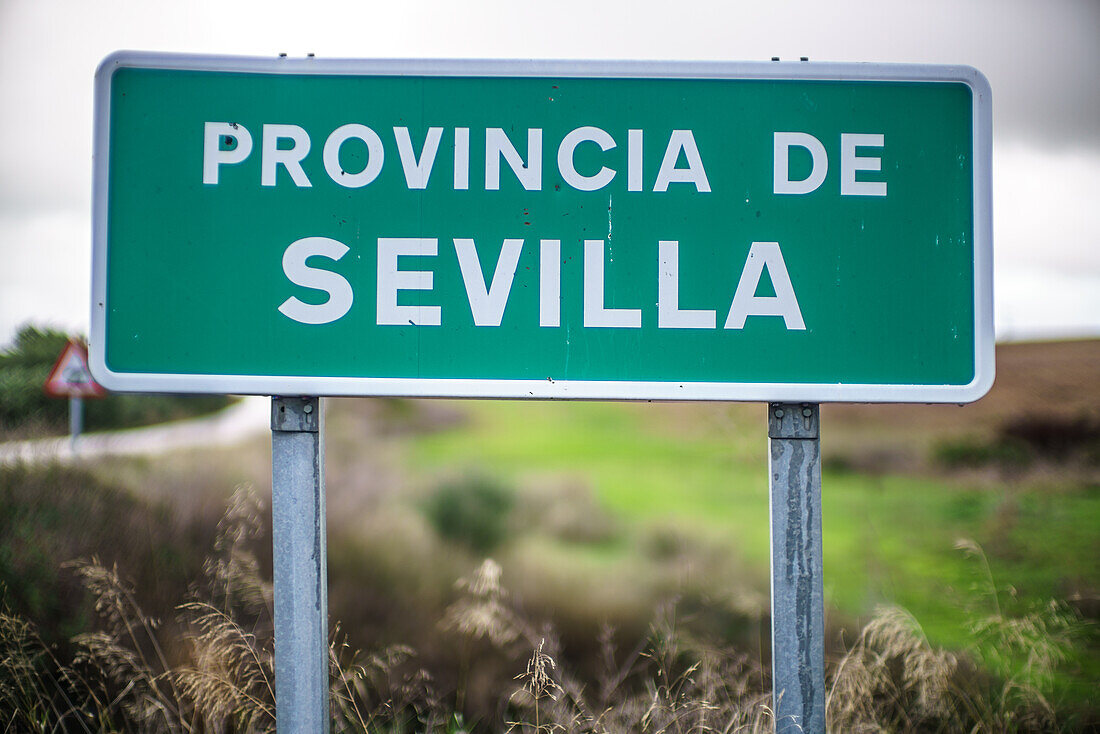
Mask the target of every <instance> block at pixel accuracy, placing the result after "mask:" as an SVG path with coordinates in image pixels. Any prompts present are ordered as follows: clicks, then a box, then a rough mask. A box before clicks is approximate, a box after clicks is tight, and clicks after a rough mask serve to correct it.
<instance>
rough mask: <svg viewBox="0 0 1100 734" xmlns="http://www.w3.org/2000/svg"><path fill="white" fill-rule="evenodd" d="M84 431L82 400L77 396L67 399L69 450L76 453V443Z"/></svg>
mask: <svg viewBox="0 0 1100 734" xmlns="http://www.w3.org/2000/svg"><path fill="white" fill-rule="evenodd" d="M83 430H84V398H82V397H80V396H78V395H72V396H70V397H69V448H70V449H71V450H72V452H73V453H74V454H75V453H76V442H77V439H79V438H80V433H81V431H83Z"/></svg>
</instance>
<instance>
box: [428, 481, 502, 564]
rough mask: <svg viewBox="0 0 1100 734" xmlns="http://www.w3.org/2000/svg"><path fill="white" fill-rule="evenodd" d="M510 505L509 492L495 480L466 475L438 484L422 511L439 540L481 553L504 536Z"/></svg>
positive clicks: (495, 544)
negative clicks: (437, 534)
mask: <svg viewBox="0 0 1100 734" xmlns="http://www.w3.org/2000/svg"><path fill="white" fill-rule="evenodd" d="M513 504H514V496H513V494H512V492H511V491H509V490H508V489H506V488H505V487H503V486H502V485H501V484H499V483H498V482H496V481H495V480H493V479H490V478H488V477H483V476H467V477H464V478H461V479H458V480H455V481H450V482H446V483H444V484H443V485H441V486H440V487H439V488H438V489H437V490H436V491H435V492H434V494H432V496H431V497H430V498H429V499H428V502H427V506H426V508H425V509H426V513H427V516H428V519H429V520H430V521H431V523H432V526H433V527H434V528H435V531H436V532H437V533H439V535H440V537H442V538H445V539H447V540H450V541H452V542H455V543H459V544H461V545H465V546H466V547H467V548H469V549H470V550H472V551H474V552H475V553H478V554H484V553H486V552H488V551H490V550H492V549H493V548H496V547H497V546H498V545H499V544H500V543H501V541H503V540H504V538H505V536H506V535H507V534H508V521H509V518H510V516H511V514H512V506H513Z"/></svg>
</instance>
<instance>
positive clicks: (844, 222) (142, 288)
mask: <svg viewBox="0 0 1100 734" xmlns="http://www.w3.org/2000/svg"><path fill="white" fill-rule="evenodd" d="M96 100H97V111H96V124H97V129H96V156H95V166H96V169H95V225H94V242H95V258H94V304H93V328H92V369H93V372H94V373H95V374H96V376H97V378H98V379H100V381H101V382H102V383H103V384H105V385H107V386H108V387H110V388H113V389H119V390H150V391H162V392H163V391H168V392H236V393H259V394H284V395H285V394H290V395H349V394H350V395H438V396H478V397H536V398H625V399H722V400H771V401H809V402H822V401H841V400H848V401H921V402H967V401H971V400H975V399H977V398H978V397H980V396H981V395H982V394H984V393H985V392H986V391H987V390H988V388H989V386H990V385H991V384H992V380H993V333H992V295H991V262H992V257H991V234H990V150H991V143H990V129H991V126H990V109H991V102H990V94H989V88H988V85H987V83H986V81H985V79H984V78H983V77H982V76H981V75H980V74H979V73H978V72H977V71H975V70H973V69H970V68H968V67H931V66H895V65H873V64H818V63H812V64H811V63H793V64H792V63H761V64H752V63H737V64H710V63H692V64H672V63H661V64H639V63H610V62H598V63H579V62H577V63H574V62H484V61H476V62H475V61H432V62H426V61H340V60H331V61H323V60H318V59H297V60H292V59H248V58H213V57H189V56H172V55H159V54H135V53H123V54H117V55H114V56H111V57H109V58H108V59H107V60H106V61H105V62H104V63H103V64H102V66H101V68H100V70H99V72H98V74H97V91H96Z"/></svg>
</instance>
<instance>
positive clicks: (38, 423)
mask: <svg viewBox="0 0 1100 734" xmlns="http://www.w3.org/2000/svg"><path fill="white" fill-rule="evenodd" d="M68 341H69V336H68V335H67V334H65V333H64V332H61V331H57V330H54V329H42V328H39V327H36V326H31V325H27V326H24V327H22V328H21V329H20V330H19V332H18V333H17V334H16V335H15V340H14V341H13V342H12V344H11V346H9V347H8V348H7V350H5V351H2V352H0V438H3V437H4V434H7V435H8V436H9V437H12V438H27V437H32V436H38V435H63V434H65V433H67V432H68V430H69V401H67V400H63V399H59V398H54V397H50V396H48V395H46V393H45V392H43V390H42V388H43V385H45V383H46V378H48V377H49V375H50V370H51V369H52V368H53V365H54V363H55V362H56V361H57V358H58V356H59V355H60V354H61V352H62V350H63V349H64V348H65V345H66V344H67V343H68ZM229 402H230V399H229V398H228V397H227V396H225V395H201V396H197V395H152V394H150V395H123V394H111V395H108V396H107V397H105V398H102V399H97V400H87V401H85V403H84V427H85V429H86V430H89V431H104V430H111V429H118V428H133V427H136V426H147V425H152V424H154V423H164V422H166V421H170V420H178V419H181V418H189V417H192V416H196V415H204V414H206V413H212V412H214V411H217V410H221V409H222V408H224V407H226V406H227V405H228V404H229Z"/></svg>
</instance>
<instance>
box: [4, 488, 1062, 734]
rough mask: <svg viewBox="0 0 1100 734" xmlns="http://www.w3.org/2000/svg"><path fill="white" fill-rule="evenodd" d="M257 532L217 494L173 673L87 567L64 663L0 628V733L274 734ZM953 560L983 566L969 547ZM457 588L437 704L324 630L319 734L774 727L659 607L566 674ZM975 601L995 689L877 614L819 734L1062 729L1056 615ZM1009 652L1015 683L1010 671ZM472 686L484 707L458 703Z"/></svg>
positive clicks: (526, 630) (421, 685) (479, 576)
mask: <svg viewBox="0 0 1100 734" xmlns="http://www.w3.org/2000/svg"><path fill="white" fill-rule="evenodd" d="M264 516H265V512H264V508H263V506H262V504H261V503H260V501H259V500H258V498H257V497H256V495H255V493H253V492H251V491H250V490H247V489H241V490H238V491H237V492H236V493H235V494H234V496H233V499H232V501H231V502H230V505H229V508H228V510H227V511H226V513H225V516H224V517H223V519H222V521H221V522H220V523H219V525H218V530H217V536H216V540H215V543H214V552H213V554H212V555H211V556H210V558H209V559H208V561H207V562H206V564H205V566H204V573H203V577H202V578H201V579H200V580H199V581H198V582H197V583H196V584H195V585H194V587H193V588H192V590H191V593H190V595H189V598H188V599H187V600H185V601H184V603H182V604H180V605H179V606H178V608H177V615H178V618H177V620H176V624H177V626H178V628H181V629H183V630H185V634H184V642H185V644H184V645H183V646H182V647H180V646H176V649H181V650H183V656H182V658H179V659H175V658H173V655H172V653H171V652H170V651H166V644H165V642H166V641H165V638H164V631H163V629H162V627H161V625H160V624H159V622H158V621H157V620H155V619H153V618H151V617H150V616H149V615H148V614H147V613H146V612H145V611H144V610H143V609H142V607H141V605H140V603H139V600H138V598H137V595H136V593H135V588H134V586H133V585H132V584H130V583H128V582H127V581H126V579H125V578H124V575H123V574H122V572H120V570H119V569H118V568H117V567H116V566H114V565H111V566H107V565H105V564H103V563H99V562H98V561H96V560H95V559H92V560H90V561H85V562H80V563H77V564H74V568H75V571H76V573H77V575H78V577H79V578H80V580H81V582H82V583H83V585H84V587H85V588H86V589H87V590H88V592H89V593H90V595H91V597H92V598H93V600H94V604H95V610H96V612H97V614H98V616H99V626H98V629H97V630H95V631H93V632H87V633H83V634H80V635H78V636H77V637H76V638H75V642H76V643H77V646H78V652H77V654H76V655H75V657H74V658H72V659H69V660H61V659H58V657H57V656H56V654H55V653H54V651H53V650H52V649H51V648H50V647H49V646H47V645H46V644H45V643H43V642H42V640H41V639H39V638H38V636H37V634H36V632H35V630H34V626H33V625H32V624H31V623H29V622H27V621H26V620H23V619H20V618H19V617H17V616H15V615H12V614H10V613H7V612H6V611H5V612H4V613H2V614H0V727H2V728H3V730H4V731H10V732H22V731H30V732H36V731H42V732H46V731H89V732H91V731H120V732H124V731H125V732H130V731H133V732H270V731H274V728H275V701H274V684H273V680H274V672H273V669H274V662H273V656H272V650H273V647H272V634H273V630H272V623H271V587H270V584H269V583H268V582H267V581H266V580H265V578H264V577H263V574H262V571H261V565H260V564H259V562H258V561H257V558H256V556H255V553H254V550H253V549H254V547H256V546H257V545H258V544H262V543H263V542H264V538H263V535H264V522H263V518H264ZM966 550H967V551H968V552H970V553H972V554H973V555H975V557H976V558H978V559H979V560H980V558H981V555H980V548H978V547H977V546H975V545H972V544H970V545H967V546H966ZM987 575H988V574H987ZM990 583H992V579H991V578H990ZM457 590H458V592H459V594H458V598H457V599H456V600H455V601H454V602H453V603H452V604H451V606H450V607H448V608H447V610H446V611H445V612H444V614H443V617H442V619H441V620H440V622H439V627H440V629H441V631H442V632H443V633H444V634H449V635H452V636H453V638H454V640H455V641H457V642H458V644H459V645H460V646H462V650H463V654H462V657H461V658H460V660H461V665H462V666H463V667H464V670H463V671H461V673H460V674H458V675H457V676H454V678H455V679H456V680H457V681H458V682H457V684H456V685H455V686H454V687H451V686H449V685H448V686H445V687H444V688H442V689H441V688H440V685H439V683H438V681H437V678H436V676H435V675H433V673H432V672H430V666H429V665H428V664H426V663H425V661H422V660H420V658H419V657H418V655H417V653H416V651H415V650H414V649H412V648H409V647H406V646H403V645H379V646H378V649H379V651H378V652H366V653H364V652H362V651H360V650H356V649H354V648H353V647H352V646H351V645H350V643H349V642H348V639H347V637H346V636H345V635H344V634H343V633H342V632H341V631H340V628H339V625H335V626H334V627H335V631H334V634H333V642H332V644H331V646H330V662H331V666H330V693H331V701H332V717H333V728H334V730H335V731H340V732H342V731H358V732H363V731H367V732H389V733H392V734H398V733H400V732H424V733H428V732H432V733H436V732H438V733H440V734H443V733H446V734H457V733H458V732H499V731H504V730H508V731H510V732H514V733H515V734H550V733H552V732H570V733H572V732H576V733H578V734H627V733H641V734H706V733H712V732H719V733H723V734H732V733H733V732H749V733H751V732H765V731H771V730H772V728H773V726H774V717H773V711H772V702H771V696H770V691H769V686H770V683H769V681H768V674H767V671H766V670H764V669H763V668H762V667H761V665H760V664H759V663H758V662H757V661H756V660H755V659H753V658H750V657H747V656H745V655H743V654H740V653H738V652H736V651H734V650H731V649H728V648H726V647H723V646H720V645H714V644H711V643H709V642H708V641H707V640H705V639H701V638H699V637H697V636H695V634H693V633H692V631H691V630H692V624H691V623H689V622H686V621H685V620H683V619H679V618H678V617H677V613H678V612H677V607H676V605H673V604H669V605H666V606H665V607H663V608H662V609H661V611H660V612H659V614H658V616H657V619H656V621H655V622H654V623H653V624H652V626H651V628H650V630H649V632H648V634H647V635H646V636H645V637H644V638H643V639H641V640H640V641H639V642H638V643H637V644H636V645H635V646H634V647H632V648H623V647H622V646H621V645H619V644H617V643H616V641H615V636H614V632H613V630H611V629H610V628H605V629H604V631H603V632H602V633H601V635H600V637H599V640H598V641H597V643H598V648H599V655H598V656H597V657H598V658H599V666H598V669H597V670H595V671H594V672H593V671H588V672H586V673H584V674H582V673H580V672H579V670H575V669H573V668H571V665H570V661H572V660H573V659H574V658H573V656H571V655H569V654H567V653H566V651H565V649H564V648H563V645H562V642H561V640H560V639H559V638H558V637H557V636H556V635H555V633H554V631H553V629H551V628H550V627H549V626H547V625H546V624H545V623H541V622H539V621H537V620H533V619H532V618H531V616H530V615H529V614H527V613H525V611H524V610H523V608H522V607H521V605H520V604H519V602H518V600H517V599H516V598H515V597H514V596H512V595H511V594H510V593H509V592H508V590H507V588H506V587H505V585H504V583H503V578H502V571H501V568H500V566H499V565H497V564H496V563H495V562H494V561H492V560H485V561H484V562H483V563H482V564H481V565H480V566H479V567H478V568H477V569H476V570H475V572H474V573H473V574H471V575H470V576H469V577H468V578H465V579H462V580H460V581H459V582H458V584H457ZM991 602H992V606H991V610H992V611H990V610H986V611H985V612H983V613H981V614H975V616H974V623H973V624H974V627H973V632H974V639H975V654H976V656H977V657H976V658H973V659H983V660H992V661H993V662H992V666H993V672H994V673H998V671H997V670H996V668H997V666H998V665H1000V666H1001V667H1003V668H1004V671H1002V672H1000V673H999V674H998V675H991V674H990V673H988V672H980V671H979V670H978V669H977V668H976V667H975V665H974V663H973V662H972V659H971V658H968V657H964V656H956V655H953V654H950V653H947V652H945V651H942V650H938V649H935V648H934V647H933V646H931V645H930V644H929V643H928V641H927V639H926V638H925V637H924V635H923V634H922V632H921V629H920V626H919V625H918V624H917V622H916V620H915V619H913V617H912V616H910V615H909V614H908V613H906V612H904V611H903V610H900V609H897V608H882V609H880V610H879V611H878V612H877V613H876V615H875V617H874V618H873V619H872V620H871V622H870V623H869V624H867V626H866V627H864V628H863V630H862V631H861V633H860V634H859V636H858V638H857V639H856V640H855V642H854V644H853V645H852V646H851V647H850V649H848V651H847V652H846V653H845V654H844V655H843V656H842V657H841V658H840V659H839V660H838V661H836V662H835V664H833V665H831V666H830V668H829V671H828V672H829V680H830V681H831V684H830V689H829V694H828V703H827V716H828V720H829V722H830V727H831V730H833V731H843V732H909V731H935V732H978V731H990V732H993V731H997V732H1000V731H1005V732H1041V731H1072V730H1075V729H1074V728H1073V726H1074V725H1073V724H1072V723H1067V721H1066V720H1064V718H1063V717H1060V716H1059V712H1058V711H1057V708H1056V706H1055V705H1054V704H1053V703H1052V701H1051V699H1050V698H1049V694H1048V691H1049V684H1050V681H1051V674H1052V671H1053V670H1054V669H1055V668H1057V666H1058V665H1060V664H1061V663H1062V662H1063V661H1064V660H1065V656H1066V650H1067V649H1068V648H1067V646H1069V645H1071V644H1072V642H1073V641H1072V635H1073V634H1074V629H1075V628H1074V621H1073V619H1072V618H1071V617H1070V616H1069V613H1068V611H1067V610H1066V609H1065V608H1063V607H1060V606H1057V605H1055V606H1054V607H1050V608H1046V609H1042V610H1036V611H1035V612H1034V613H1032V614H1029V615H1024V616H1011V615H1008V614H1006V613H1005V612H1003V611H1002V610H1001V609H1000V607H999V606H998V605H997V604H996V595H995V594H994V596H993V597H992V599H991ZM998 654H1000V655H1001V657H1000V658H998V657H997V655H998ZM1020 654H1024V655H1026V660H1027V662H1026V665H1025V666H1023V667H1019V666H1017V667H1015V668H1013V667H1012V662H1013V661H1014V660H1015V659H1016V658H1017V657H1018V655H1020ZM494 655H495V656H496V658H494V657H493V656H494ZM493 659H497V660H504V661H507V662H509V664H510V665H512V666H514V667H512V672H511V673H510V674H507V675H505V674H501V673H500V672H499V671H498V670H497V668H495V667H494V665H493V663H492V660H493ZM517 670H519V675H516V676H515V678H514V679H512V680H511V681H510V680H509V678H510V677H511V675H514V674H515V672H516V671H517ZM437 672H438V671H437ZM486 676H487V677H486ZM475 679H478V680H479V681H480V682H479V683H478V687H479V690H480V691H481V693H480V694H479V695H480V696H483V697H484V696H488V699H487V700H479V701H477V702H474V701H473V699H474V697H473V696H470V699H467V689H468V688H469V687H472V686H473V681H474V680H475ZM441 690H442V691H443V692H442V693H441ZM471 690H472V689H471ZM475 703H476V705H475ZM467 704H469V705H467ZM467 714H468V715H470V717H471V718H470V722H469V723H466V721H467V718H466V717H467Z"/></svg>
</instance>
